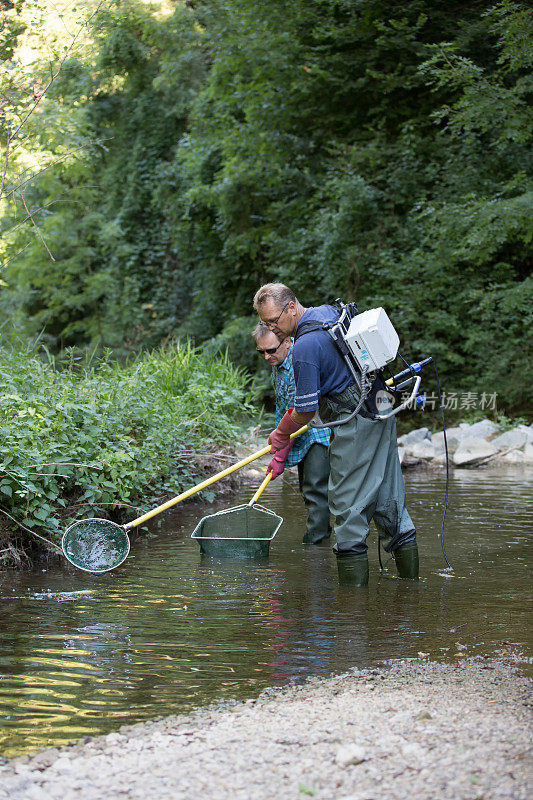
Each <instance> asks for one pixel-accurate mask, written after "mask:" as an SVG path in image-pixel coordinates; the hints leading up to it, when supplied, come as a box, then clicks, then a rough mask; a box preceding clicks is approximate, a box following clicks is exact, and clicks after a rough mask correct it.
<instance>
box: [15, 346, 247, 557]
mask: <svg viewBox="0 0 533 800" xmlns="http://www.w3.org/2000/svg"><path fill="white" fill-rule="evenodd" d="M89 362H90V360H89V359H88V358H85V357H84V358H81V356H76V355H75V354H74V353H70V354H67V356H66V357H65V358H64V359H63V360H62V361H61V363H56V362H55V361H54V359H50V358H43V357H42V354H41V355H40V354H38V353H36V352H34V351H30V350H26V351H24V352H21V351H18V352H15V351H12V350H8V349H4V348H2V347H0V381H1V384H2V395H1V397H2V402H1V405H0V534H1V538H0V551H2V552H0V566H5V565H7V564H12V563H14V562H16V561H20V559H21V558H23V557H24V556H26V557H27V555H28V553H29V551H30V550H31V547H32V546H33V545H35V543H39V540H37V539H35V538H34V537H32V536H30V534H28V533H27V532H26V531H24V530H23V529H22V528H21V527H20V526H19V525H17V524H15V522H13V521H12V520H16V521H17V522H19V523H21V525H24V526H25V527H27V528H29V529H31V530H34V531H36V532H37V533H39V534H41V535H44V536H46V537H47V538H49V539H51V540H53V541H56V542H57V541H59V538H60V535H61V533H62V531H63V530H64V528H65V525H66V524H67V523H68V522H70V521H71V520H73V519H78V518H81V517H86V516H105V517H108V516H110V517H112V518H120V517H121V516H124V517H125V516H128V517H129V518H131V517H135V516H137V508H138V504H139V502H142V503H143V508H146V507H148V506H149V504H151V502H152V500H153V499H154V498H155V496H156V495H159V496H160V495H161V494H162V493H165V492H173V493H174V492H176V493H177V492H179V491H181V490H183V489H184V488H188V487H189V486H191V485H192V484H193V483H194V482H195V481H196V479H197V478H198V476H199V475H200V474H201V456H202V455H205V454H206V453H213V452H214V451H216V450H219V449H220V448H221V447H224V446H225V445H228V444H229V443H231V442H232V441H233V439H234V437H235V434H236V432H237V429H238V420H239V417H242V415H243V414H244V413H245V412H246V411H247V409H248V406H247V397H246V390H245V377H244V374H243V373H242V372H241V371H239V370H238V369H236V368H235V367H234V366H232V365H231V363H230V362H229V361H228V360H227V359H226V358H224V357H216V358H213V357H208V356H206V355H202V354H201V353H199V352H198V351H196V350H194V349H193V348H191V347H189V346H179V345H167V346H165V347H164V348H160V349H159V350H157V351H155V352H153V353H150V354H145V355H143V356H141V357H139V358H137V359H136V360H135V361H134V362H133V363H130V364H128V365H126V366H122V365H119V364H117V363H116V362H113V361H111V360H110V359H109V358H104V359H101V360H99V362H98V363H97V364H94V363H92V364H91V363H89ZM140 498H142V501H141V500H140ZM8 515H9V516H8ZM41 544H42V543H41ZM43 546H45V545H43ZM45 547H46V546H45Z"/></svg>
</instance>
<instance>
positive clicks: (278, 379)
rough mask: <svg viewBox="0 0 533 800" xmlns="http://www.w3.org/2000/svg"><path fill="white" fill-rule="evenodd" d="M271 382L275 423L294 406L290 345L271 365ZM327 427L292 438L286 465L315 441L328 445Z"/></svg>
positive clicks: (294, 461)
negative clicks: (273, 364) (281, 361)
mask: <svg viewBox="0 0 533 800" xmlns="http://www.w3.org/2000/svg"><path fill="white" fill-rule="evenodd" d="M272 384H273V386H274V391H275V393H276V425H279V422H280V420H281V418H282V417H283V415H284V414H285V413H286V412H287V411H288V410H289V408H294V395H295V394H296V383H295V381H294V372H293V369H292V347H291V349H290V350H289V352H288V353H287V356H286V357H285V360H284V361H283V363H282V364H280V365H279V366H278V367H272ZM329 435H330V429H329V428H315V429H313V430H310V431H308V432H307V433H302V435H301V436H298V438H297V439H295V440H294V444H293V446H292V449H291V451H290V452H289V455H288V456H287V461H286V462H285V466H286V467H294V466H295V464H298V463H299V462H300V461H301V460H302V458H303V457H304V456H305V455H306V454H307V451H308V450H309V448H310V447H311V445H312V444H315V442H319V443H320V444H323V445H325V446H326V447H328V445H329Z"/></svg>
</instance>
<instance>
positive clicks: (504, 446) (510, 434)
mask: <svg viewBox="0 0 533 800" xmlns="http://www.w3.org/2000/svg"><path fill="white" fill-rule="evenodd" d="M526 443H527V434H526V433H525V432H524V431H519V430H518V429H516V428H515V430H512V431H506V432H505V433H502V435H501V436H497V437H496V439H493V440H492V442H491V444H493V445H494V447H497V448H498V450H509V449H512V450H519V449H520V448H521V447H524V445H525V444H526Z"/></svg>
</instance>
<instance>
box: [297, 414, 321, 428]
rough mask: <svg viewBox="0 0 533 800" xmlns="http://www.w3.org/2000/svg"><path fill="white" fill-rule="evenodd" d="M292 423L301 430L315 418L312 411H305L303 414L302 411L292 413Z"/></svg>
mask: <svg viewBox="0 0 533 800" xmlns="http://www.w3.org/2000/svg"><path fill="white" fill-rule="evenodd" d="M291 416H292V421H293V422H294V423H295V424H296V425H298V427H299V428H302V427H303V426H304V425H307V424H308V423H309V422H311V420H312V419H313V417H314V416H315V412H314V411H306V412H305V413H303V412H302V411H293V412H292V414H291Z"/></svg>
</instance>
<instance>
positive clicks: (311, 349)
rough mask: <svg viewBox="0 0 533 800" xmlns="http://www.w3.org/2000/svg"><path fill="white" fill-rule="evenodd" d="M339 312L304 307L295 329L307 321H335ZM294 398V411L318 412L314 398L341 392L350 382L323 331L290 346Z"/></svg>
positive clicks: (338, 353) (322, 307)
mask: <svg viewBox="0 0 533 800" xmlns="http://www.w3.org/2000/svg"><path fill="white" fill-rule="evenodd" d="M338 318H339V312H338V311H337V309H336V308H333V306H326V305H325V306H316V307H311V308H307V309H306V310H305V312H304V314H303V315H302V317H301V319H300V320H299V322H298V325H297V327H296V335H298V328H299V327H300V325H302V324H303V323H304V322H310V321H311V320H313V321H317V322H330V323H331V322H335V321H336V320H337V319H338ZM292 362H293V368H294V378H295V380H296V396H295V398H294V408H295V410H296V411H301V412H302V413H306V412H308V411H316V410H317V409H318V399H319V397H322V395H326V394H332V393H335V394H336V393H338V392H342V391H344V389H346V387H347V386H351V385H352V384H353V383H354V379H353V376H352V374H351V373H350V371H349V369H348V367H347V366H346V362H345V361H344V359H343V357H342V355H341V354H340V352H339V350H338V349H337V345H336V344H335V342H334V341H333V339H332V338H331V336H330V335H329V333H328V332H327V331H324V330H319V331H310V332H309V333H306V334H305V335H303V336H301V337H300V338H299V339H297V340H296V341H295V343H294V348H293V351H292Z"/></svg>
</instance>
